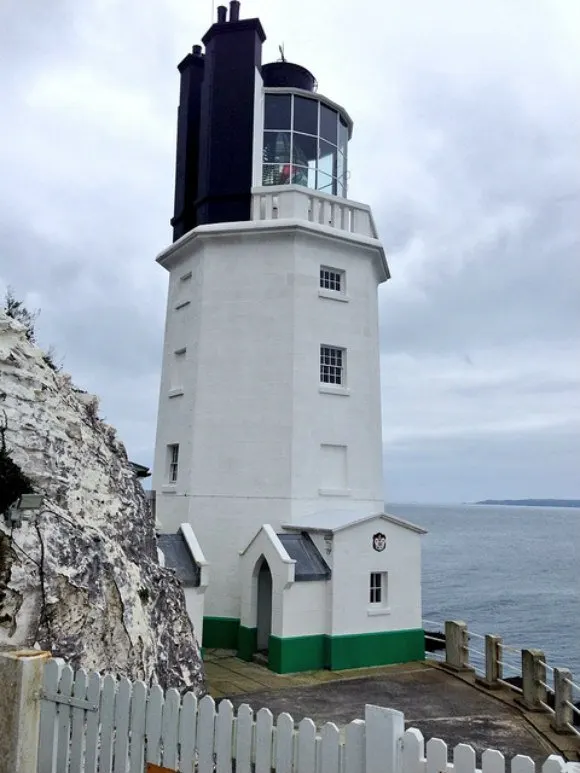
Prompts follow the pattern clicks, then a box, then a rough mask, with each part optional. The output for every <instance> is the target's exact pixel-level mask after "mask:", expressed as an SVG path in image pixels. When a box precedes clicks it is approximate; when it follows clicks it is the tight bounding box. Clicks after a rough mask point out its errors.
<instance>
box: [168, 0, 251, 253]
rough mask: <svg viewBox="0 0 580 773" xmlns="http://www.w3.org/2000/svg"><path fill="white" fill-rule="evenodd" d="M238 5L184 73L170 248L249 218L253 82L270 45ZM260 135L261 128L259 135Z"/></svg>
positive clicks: (222, 11) (221, 18) (222, 13)
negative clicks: (197, 231)
mask: <svg viewBox="0 0 580 773" xmlns="http://www.w3.org/2000/svg"><path fill="white" fill-rule="evenodd" d="M239 10H240V3H239V2H238V0H232V1H231V3H230V23H226V22H227V19H226V13H227V9H226V7H225V6H220V7H219V8H218V21H217V23H216V24H213V25H212V26H211V27H210V29H209V30H208V31H207V33H206V34H205V36H204V37H203V43H204V44H205V55H202V51H201V47H200V46H195V47H194V49H193V51H192V53H191V54H189V56H186V57H185V59H184V60H183V61H182V62H181V64H180V65H179V71H180V73H181V90H180V99H179V112H178V122H177V159H176V165H175V167H176V170H175V172H176V173H175V178H176V179H175V210H174V217H173V219H172V221H171V224H172V226H173V241H177V239H179V238H180V237H181V236H183V235H184V234H186V233H188V232H189V231H191V230H192V229H193V228H195V227H196V226H198V225H203V224H205V223H227V222H237V221H241V220H250V218H251V196H252V194H251V190H252V173H253V168H252V165H253V150H254V110H255V106H254V101H255V90H256V76H257V73H258V72H259V70H260V67H261V63H262V43H263V42H264V40H265V39H266V36H265V34H264V30H263V29H262V25H261V24H260V21H259V19H242V20H240V18H239ZM259 130H260V131H261V127H260V129H259Z"/></svg>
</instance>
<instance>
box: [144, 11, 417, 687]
mask: <svg viewBox="0 0 580 773" xmlns="http://www.w3.org/2000/svg"><path fill="white" fill-rule="evenodd" d="M264 39H265V35H264V32H263V30H262V27H261V25H260V22H259V20H257V19H246V20H241V19H240V18H239V3H238V2H236V1H235V0H234V2H232V3H230V9H229V18H228V14H227V9H226V8H224V7H221V8H219V9H218V21H217V23H216V24H214V25H213V26H212V27H211V28H210V29H209V31H208V32H207V33H206V35H205V36H204V38H203V42H204V44H205V52H202V48H201V46H196V47H194V49H193V53H192V54H190V55H189V56H187V57H186V58H185V59H184V60H183V62H182V63H181V64H180V66H179V69H180V72H181V94H180V109H179V118H178V139H177V174H176V179H177V182H176V197H175V216H174V218H173V221H172V224H173V226H174V239H175V240H174V242H173V244H172V245H171V246H170V247H168V248H167V249H166V250H164V251H163V252H162V253H161V254H160V255H159V256H158V258H157V260H158V262H159V263H160V265H161V266H163V267H164V268H165V269H166V270H167V271H168V272H169V275H170V278H169V294H168V304H167V318H166V329H165V343H164V351H163V367H162V378H161V391H160V400H159V414H158V427H157V441H156V452H155V465H154V475H153V488H154V490H155V498H156V513H157V519H158V522H159V524H160V528H161V531H162V532H164V533H165V534H166V535H173V536H174V535H176V534H178V533H180V532H181V533H182V535H183V538H184V540H185V541H186V542H187V544H188V546H189V547H190V548H191V545H192V544H193V545H194V548H193V549H192V550H190V553H191V560H192V561H193V563H196V562H197V563H198V564H199V563H204V566H207V565H209V571H208V572H207V573H206V574H208V576H209V578H210V579H209V581H208V586H207V590H205V609H204V612H203V643H204V645H205V646H206V647H212V646H214V647H215V646H217V647H230V648H234V649H236V650H237V651H238V653H239V656H240V657H244V658H250V657H252V656H253V655H254V653H255V652H262V653H264V654H265V656H266V657H267V658H268V663H269V665H270V667H271V668H272V669H274V670H276V671H279V672H288V671H296V670H304V669H308V668H320V667H330V668H346V667H350V666H362V665H373V664H376V663H385V662H400V661H405V660H411V659H415V658H418V657H422V656H423V653H424V650H423V632H422V630H421V609H420V605H421V596H420V539H419V534H420V533H422V530H421V529H419V528H418V527H415V526H413V525H412V524H407V523H404V522H402V521H400V520H398V519H396V518H393V517H392V516H388V515H386V514H385V513H384V512H383V510H384V504H383V499H384V496H383V475H382V438H381V405H380V375H379V334H378V330H379V326H378V301H377V288H378V285H379V284H380V283H381V282H384V281H386V280H387V279H388V277H389V271H388V267H387V262H386V259H385V253H384V250H383V246H382V244H381V242H380V240H379V237H378V234H377V230H376V226H375V223H374V221H373V217H372V213H371V210H370V208H369V207H368V206H367V205H366V204H361V203H358V202H354V201H351V200H349V199H348V197H347V179H348V142H349V139H350V138H351V135H352V121H351V119H350V117H349V115H348V113H347V112H346V110H345V109H344V108H343V107H341V106H340V105H338V104H336V103H335V102H333V101H331V100H330V99H328V98H327V97H325V96H323V95H322V94H321V93H320V92H318V90H317V89H316V84H315V80H314V77H313V76H312V75H311V73H310V72H309V71H308V70H306V69H305V68H303V67H301V66H299V65H296V64H291V63H289V62H286V61H279V62H274V63H272V64H265V65H262V63H261V47H262V43H263V41H264ZM160 539H161V543H160V544H161V546H163V539H164V537H161V538H160ZM194 574H195V573H194ZM195 622H196V624H197V628H198V629H199V627H200V626H201V619H198V620H196V621H195Z"/></svg>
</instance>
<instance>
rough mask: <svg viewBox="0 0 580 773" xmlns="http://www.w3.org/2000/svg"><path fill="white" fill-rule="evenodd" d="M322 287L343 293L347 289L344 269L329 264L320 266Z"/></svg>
mask: <svg viewBox="0 0 580 773" xmlns="http://www.w3.org/2000/svg"><path fill="white" fill-rule="evenodd" d="M320 287H321V289H322V290H333V291H334V292H336V293H343V292H344V290H345V287H344V271H341V270H340V269H338V268H330V267H329V266H320Z"/></svg>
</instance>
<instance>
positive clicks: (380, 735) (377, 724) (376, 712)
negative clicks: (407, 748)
mask: <svg viewBox="0 0 580 773" xmlns="http://www.w3.org/2000/svg"><path fill="white" fill-rule="evenodd" d="M404 734H405V716H404V714H403V713H402V712H400V711H395V709H385V708H383V707H382V706H370V705H367V706H365V767H364V771H365V773H402V750H403V735H404Z"/></svg>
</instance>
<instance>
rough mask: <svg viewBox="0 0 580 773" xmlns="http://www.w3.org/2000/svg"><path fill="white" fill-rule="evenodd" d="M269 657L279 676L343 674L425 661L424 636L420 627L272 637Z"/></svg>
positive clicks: (271, 666) (271, 667)
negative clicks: (322, 672)
mask: <svg viewBox="0 0 580 773" xmlns="http://www.w3.org/2000/svg"><path fill="white" fill-rule="evenodd" d="M246 630H251V629H246ZM268 654H269V667H270V669H271V670H272V671H275V672H276V673H278V674H289V673H294V672H297V671H316V670H319V669H322V668H329V669H330V670H332V671H341V670H343V669H349V668H366V667H369V666H386V665H389V664H391V663H408V662H409V661H412V660H424V659H425V637H424V633H423V630H422V629H421V628H414V629H411V630H403V631H384V632H380V633H364V634H349V635H345V636H325V635H322V634H321V635H318V636H294V637H290V638H280V637H278V636H270V641H269V653H268ZM250 658H251V655H250ZM250 658H248V659H250Z"/></svg>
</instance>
